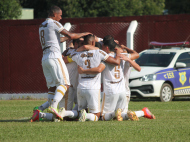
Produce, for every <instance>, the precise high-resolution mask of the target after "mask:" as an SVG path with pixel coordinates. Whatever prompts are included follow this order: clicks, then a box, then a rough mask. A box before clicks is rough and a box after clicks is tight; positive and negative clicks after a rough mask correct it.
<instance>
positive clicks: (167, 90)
mask: <svg viewBox="0 0 190 142" xmlns="http://www.w3.org/2000/svg"><path fill="white" fill-rule="evenodd" d="M173 94H174V93H173V89H172V87H171V85H170V84H168V83H164V84H163V85H162V88H161V90H160V101H161V102H169V101H172V99H173Z"/></svg>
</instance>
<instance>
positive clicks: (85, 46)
mask: <svg viewBox="0 0 190 142" xmlns="http://www.w3.org/2000/svg"><path fill="white" fill-rule="evenodd" d="M98 49H99V48H98V47H95V46H91V45H83V46H81V47H79V48H78V49H77V50H76V51H77V52H81V51H86V50H98Z"/></svg>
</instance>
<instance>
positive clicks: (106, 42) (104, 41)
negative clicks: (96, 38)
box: [103, 35, 114, 44]
mask: <svg viewBox="0 0 190 142" xmlns="http://www.w3.org/2000/svg"><path fill="white" fill-rule="evenodd" d="M110 40H111V41H114V38H113V37H112V36H111V35H107V36H105V37H104V39H103V43H104V44H108V43H109V41H110Z"/></svg>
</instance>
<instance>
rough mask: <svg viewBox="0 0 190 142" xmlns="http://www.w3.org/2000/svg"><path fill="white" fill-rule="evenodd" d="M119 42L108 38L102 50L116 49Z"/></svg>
mask: <svg viewBox="0 0 190 142" xmlns="http://www.w3.org/2000/svg"><path fill="white" fill-rule="evenodd" d="M116 45H117V43H116V42H115V41H114V40H107V41H106V42H104V44H103V46H102V50H104V51H105V52H107V53H109V52H111V51H114V50H115V47H116Z"/></svg>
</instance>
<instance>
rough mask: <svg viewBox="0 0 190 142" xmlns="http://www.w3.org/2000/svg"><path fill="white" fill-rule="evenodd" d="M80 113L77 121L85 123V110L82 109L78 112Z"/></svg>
mask: <svg viewBox="0 0 190 142" xmlns="http://www.w3.org/2000/svg"><path fill="white" fill-rule="evenodd" d="M80 113H81V116H80V118H79V121H80V122H85V121H86V110H85V109H82V110H81V111H80Z"/></svg>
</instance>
